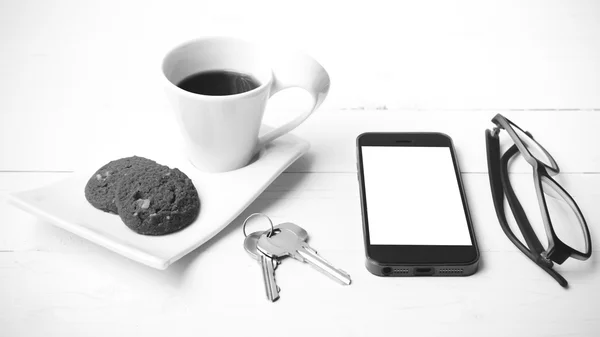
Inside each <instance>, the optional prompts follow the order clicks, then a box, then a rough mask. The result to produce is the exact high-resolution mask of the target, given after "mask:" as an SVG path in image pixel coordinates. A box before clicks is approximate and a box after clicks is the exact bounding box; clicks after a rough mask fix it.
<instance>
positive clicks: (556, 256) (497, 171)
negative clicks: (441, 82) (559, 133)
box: [486, 114, 592, 287]
mask: <svg viewBox="0 0 600 337" xmlns="http://www.w3.org/2000/svg"><path fill="white" fill-rule="evenodd" d="M492 122H493V123H494V124H495V125H496V127H495V128H494V129H493V130H489V129H488V130H486V150H487V157H488V171H489V180H490V187H491V190H492V198H493V200H494V208H495V209H496V215H497V217H498V221H499V223H500V226H501V227H502V230H503V231H504V233H505V234H506V236H507V237H508V238H509V239H510V240H511V241H512V242H513V244H514V245H515V246H517V248H519V250H521V251H522V252H523V253H524V254H525V255H526V256H527V257H529V258H530V259H531V260H532V261H533V262H535V263H536V264H537V265H538V266H540V267H541V268H542V269H544V270H545V271H546V272H547V273H548V274H550V275H551V276H552V277H553V278H554V279H556V280H557V281H558V283H560V284H561V285H562V286H563V287H566V286H567V285H568V283H567V281H566V280H565V279H564V278H563V277H562V276H561V275H560V274H558V273H557V272H556V271H555V270H553V269H552V266H553V262H556V263H558V264H562V263H563V262H564V261H565V260H566V259H567V258H569V257H572V258H575V259H578V260H587V259H588V258H589V257H590V256H591V253H592V242H591V236H590V232H589V228H588V226H587V223H586V221H585V218H584V217H583V213H582V212H581V209H580V208H579V206H578V205H577V203H576V202H575V200H574V199H573V197H572V196H571V195H570V194H569V193H568V192H567V191H566V190H565V189H564V188H563V187H562V186H561V185H560V184H559V183H558V182H556V181H555V180H554V179H553V178H552V175H556V174H558V173H560V168H559V167H558V164H557V163H556V161H555V160H554V158H553V157H552V155H550V153H549V152H548V151H546V149H545V148H544V147H543V146H542V145H541V144H539V143H538V142H537V141H536V140H535V139H534V138H533V135H532V134H531V133H529V132H526V131H524V130H523V129H521V128H520V127H519V126H518V125H516V124H515V123H513V122H512V121H510V120H509V119H508V118H506V117H504V116H502V115H501V114H497V115H496V116H495V117H494V118H493V119H492ZM513 127H515V128H517V129H519V130H520V131H521V132H522V133H523V134H526V135H527V136H529V138H530V139H531V141H533V142H534V143H535V144H536V145H537V147H538V148H539V149H541V151H542V152H543V154H544V155H545V156H546V157H547V158H548V160H549V162H550V163H549V165H548V164H547V163H545V162H543V161H541V160H539V159H538V158H536V157H535V156H534V155H533V154H532V153H531V152H530V150H529V149H528V148H527V146H526V145H525V143H524V142H523V140H522V139H521V138H520V137H519V136H518V135H517V133H516V132H515V130H514V129H513ZM501 130H505V131H507V133H508V135H509V136H510V138H511V139H512V141H513V143H514V145H512V146H511V147H510V148H509V149H508V150H507V151H506V152H505V153H504V154H502V152H501V149H500V137H499V134H500V131H501ZM517 153H520V154H521V155H522V156H523V158H524V159H525V161H526V162H527V163H528V164H529V165H531V166H532V167H533V179H534V185H535V189H536V195H537V199H538V204H539V207H540V211H541V213H542V220H543V223H544V228H545V230H546V236H547V239H548V248H547V249H544V247H543V246H542V244H541V243H540V241H539V238H538V237H537V235H536V234H535V232H534V231H533V228H532V227H531V224H530V223H529V220H528V218H527V216H526V214H525V211H524V209H523V207H522V206H521V203H520V202H519V201H518V198H517V196H516V194H515V193H514V190H513V188H512V184H511V183H510V179H509V177H508V163H509V161H510V159H512V158H513V157H514V156H515V155H516V154H517ZM542 179H546V180H547V181H546V182H545V183H546V184H547V185H553V186H550V187H552V188H554V187H557V188H558V189H559V190H556V192H559V191H560V193H561V194H562V197H563V199H565V201H567V202H568V203H569V206H570V207H571V209H572V210H573V212H574V213H575V214H576V216H577V217H578V220H579V225H580V226H581V227H582V231H583V234H584V239H585V248H586V252H581V251H579V250H577V249H575V248H573V247H571V246H569V245H567V244H565V243H564V242H563V241H561V240H560V238H558V236H557V235H556V232H555V231H554V227H553V225H552V220H551V219H550V214H549V212H548V206H547V203H546V198H545V196H544V192H543V187H542V183H543V182H542ZM504 197H506V199H507V200H508V204H509V206H510V208H511V210H512V213H513V215H514V218H515V220H516V223H517V225H518V226H519V229H520V231H521V233H522V234H523V238H524V239H525V242H526V244H527V246H528V247H529V248H527V247H525V245H523V243H522V242H521V241H520V240H519V239H517V237H516V236H515V235H514V233H513V232H512V230H511V229H510V227H509V225H508V221H507V220H506V213H505V210H504Z"/></svg>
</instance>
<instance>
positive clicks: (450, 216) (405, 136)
mask: <svg viewBox="0 0 600 337" xmlns="http://www.w3.org/2000/svg"><path fill="white" fill-rule="evenodd" d="M356 142H357V159H358V160H357V168H358V180H359V185H360V199H361V208H362V218H363V233H364V242H365V253H366V267H367V269H368V270H369V272H371V273H372V274H375V275H379V276H466V275H472V274H474V273H475V272H476V271H477V267H478V264H479V249H478V248H477V242H476V240H475V233H474V230H473V224H472V222H471V216H470V214H469V207H468V205H467V198H466V196H465V191H464V188H463V184H462V179H461V175H460V169H459V167H458V160H457V158H456V153H455V151H454V146H453V145H452V139H451V138H450V137H449V136H447V135H445V134H442V133H425V132H423V133H363V134H361V135H360V136H358V138H357V140H356Z"/></svg>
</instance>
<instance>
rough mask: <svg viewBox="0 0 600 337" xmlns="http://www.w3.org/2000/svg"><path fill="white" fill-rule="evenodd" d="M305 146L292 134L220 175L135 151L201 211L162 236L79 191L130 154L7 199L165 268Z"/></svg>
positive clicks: (220, 225)
mask: <svg viewBox="0 0 600 337" xmlns="http://www.w3.org/2000/svg"><path fill="white" fill-rule="evenodd" d="M309 147H310V145H309V143H308V142H307V141H305V140H303V139H300V138H298V137H296V136H294V135H290V134H288V135H285V136H283V137H281V138H279V139H277V140H275V141H274V142H272V143H270V144H268V145H267V146H266V147H265V148H264V149H263V150H262V151H261V152H260V153H259V155H258V158H257V159H256V160H255V161H253V162H252V163H250V164H249V165H248V166H246V167H244V168H241V169H238V170H235V171H231V172H225V173H204V172H200V171H198V170H197V169H196V168H195V167H194V166H192V164H191V163H190V162H189V161H188V160H187V159H186V158H185V156H184V155H183V154H182V152H181V151H177V153H172V152H171V153H169V154H162V155H161V154H149V155H144V153H136V155H139V156H144V157H147V158H149V159H152V160H156V161H157V162H158V163H159V164H163V165H167V166H169V167H171V168H175V167H177V168H179V169H180V170H181V171H183V172H184V173H185V174H187V175H188V176H189V177H190V178H191V179H192V181H193V182H194V185H195V186H196V189H197V190H198V194H199V196H200V202H201V205H200V213H199V215H198V218H197V219H196V221H195V222H194V223H192V224H191V225H190V226H188V227H186V228H184V229H183V230H181V231H179V232H176V233H172V234H169V235H164V236H145V235H139V234H136V233H135V232H133V231H131V230H130V229H129V228H128V227H127V226H125V224H123V222H122V221H121V219H120V218H119V216H118V215H114V214H109V213H105V212H103V211H100V210H98V209H96V208H94V207H92V205H90V204H89V203H88V202H87V200H86V199H85V195H84V187H85V184H86V183H87V181H88V179H89V178H90V177H91V176H92V174H93V173H94V172H95V171H96V170H97V168H99V167H100V166H102V165H103V164H104V163H106V162H108V161H110V160H113V159H117V158H122V157H125V156H128V155H133V154H120V156H115V157H113V158H105V159H102V160H100V159H97V161H98V162H97V163H94V166H90V168H89V169H85V170H81V171H78V172H76V173H73V174H72V175H71V176H70V177H69V178H67V179H65V180H62V181H59V182H57V183H55V184H52V185H49V186H45V187H41V188H38V189H35V190H30V191H24V192H16V193H13V194H12V195H10V196H9V200H10V201H11V202H12V203H14V204H15V205H16V206H18V207H20V208H22V209H23V210H25V211H27V212H29V213H32V214H34V215H36V216H39V217H41V218H43V219H45V220H48V221H50V222H51V223H53V224H54V225H56V226H58V227H60V228H63V229H65V230H68V231H70V232H72V233H74V234H76V235H79V236H81V237H83V238H85V239H87V240H90V241H92V242H94V243H96V244H98V245H100V246H103V247H106V248H108V249H110V250H112V251H114V252H117V253H119V254H121V255H123V256H126V257H128V258H130V259H132V260H135V261H138V262H140V263H143V264H146V265H148V266H150V267H154V268H157V269H165V268H167V267H168V266H169V265H170V264H171V263H173V262H175V261H177V260H178V259H180V258H181V257H183V256H184V255H186V254H187V253H189V252H191V251H192V250H194V249H196V248H197V247H199V246H200V245H202V244H203V243H204V242H206V241H208V240H209V239H210V238H212V237H213V236H214V235H216V234H217V233H219V232H220V231H221V230H223V229H224V228H225V227H226V226H227V225H228V224H229V223H230V222H231V221H233V220H234V219H235V218H236V217H237V216H238V215H239V214H240V213H241V212H242V211H243V210H244V209H246V207H248V205H249V204H250V203H251V202H252V201H254V200H255V199H256V198H257V197H258V196H259V195H260V193H262V192H263V191H264V190H265V189H266V188H267V186H269V184H271V182H273V180H275V178H276V177H277V176H279V175H280V174H281V173H282V172H283V171H284V170H285V169H286V168H287V167H288V166H290V165H291V164H292V163H293V162H294V161H296V160H297V159H298V158H300V157H301V156H302V155H303V154H304V153H306V151H308V149H309Z"/></svg>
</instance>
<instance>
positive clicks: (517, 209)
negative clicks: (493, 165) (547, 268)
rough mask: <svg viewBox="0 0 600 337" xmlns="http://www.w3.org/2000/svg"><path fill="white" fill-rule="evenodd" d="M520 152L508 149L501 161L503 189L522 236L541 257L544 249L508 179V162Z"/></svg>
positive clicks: (514, 148) (512, 148)
mask: <svg viewBox="0 0 600 337" xmlns="http://www.w3.org/2000/svg"><path fill="white" fill-rule="evenodd" d="M518 152H519V149H518V148H517V146H516V145H513V146H511V147H510V148H509V149H508V151H506V153H504V155H503V156H502V159H501V163H502V164H501V165H500V179H501V181H502V187H503V188H504V195H505V196H506V199H507V200H508V205H509V206H510V209H511V210H512V212H513V215H514V217H515V220H516V222H517V225H518V226H519V229H520V230H521V234H523V238H524V239H525V243H527V246H528V247H529V249H530V250H531V251H532V253H534V254H535V255H540V254H541V253H542V252H543V251H544V247H543V246H542V244H541V243H540V240H539V239H538V237H537V235H536V234H535V232H534V230H533V227H531V223H530V222H529V219H528V218H527V214H526V213H525V210H524V209H523V206H521V203H520V202H519V200H518V198H517V195H516V194H515V191H514V189H513V188H512V184H511V182H510V178H509V177H508V162H509V161H510V159H511V158H512V157H513V156H514V155H515V154H517V153H518Z"/></svg>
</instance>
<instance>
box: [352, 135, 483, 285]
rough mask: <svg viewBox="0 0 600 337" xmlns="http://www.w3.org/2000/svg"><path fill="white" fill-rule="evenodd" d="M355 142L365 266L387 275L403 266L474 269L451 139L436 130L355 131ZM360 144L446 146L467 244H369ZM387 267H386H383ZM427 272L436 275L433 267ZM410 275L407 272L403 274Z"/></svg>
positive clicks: (473, 247)
mask: <svg viewBox="0 0 600 337" xmlns="http://www.w3.org/2000/svg"><path fill="white" fill-rule="evenodd" d="M356 145H357V170H358V172H357V174H358V180H359V186H360V200H361V209H362V218H363V233H364V244H365V253H366V257H367V268H368V269H369V271H371V272H372V273H374V274H376V275H384V276H387V275H391V274H392V273H389V272H386V271H389V270H392V269H390V268H406V267H437V268H443V267H457V268H458V267H462V268H465V267H469V266H470V267H471V268H466V269H467V270H466V271H465V273H462V274H461V275H470V274H472V273H474V272H475V271H476V270H477V264H478V261H479V249H478V247H477V240H476V237H475V231H474V229H473V223H472V220H471V215H470V212H469V206H468V202H467V198H466V194H465V191H464V187H463V183H462V178H461V174H460V168H459V165H458V160H457V156H456V153H455V150H454V146H453V143H452V139H451V138H450V137H449V136H448V135H446V134H443V133H439V132H402V133H398V132H367V133H363V134H361V135H359V136H358V137H357V139H356ZM363 146H400V147H407V146H410V147H447V148H449V151H450V154H451V156H452V162H453V165H454V172H455V176H456V180H457V183H458V185H459V190H460V194H461V200H462V205H463V210H464V213H465V218H466V220H467V226H468V228H469V234H470V236H471V242H472V245H470V246H455V245H448V246H440V245H371V244H370V235H369V224H368V216H367V214H368V207H367V200H366V190H365V180H364V172H363V160H362V147H363ZM386 267H387V268H386ZM432 270H433V271H434V272H432V273H429V275H432V276H437V275H438V274H437V273H436V272H435V271H436V270H437V269H436V268H433V269H432ZM406 276H411V275H406Z"/></svg>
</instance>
